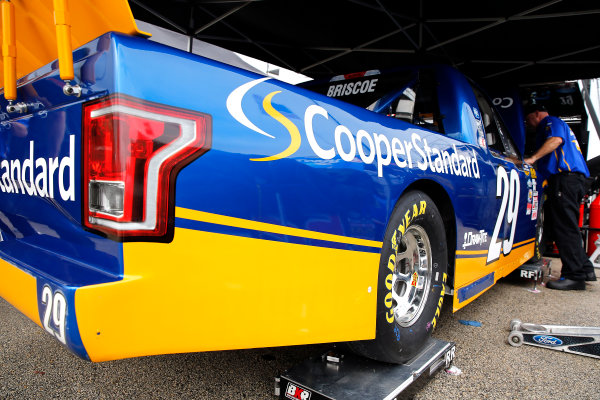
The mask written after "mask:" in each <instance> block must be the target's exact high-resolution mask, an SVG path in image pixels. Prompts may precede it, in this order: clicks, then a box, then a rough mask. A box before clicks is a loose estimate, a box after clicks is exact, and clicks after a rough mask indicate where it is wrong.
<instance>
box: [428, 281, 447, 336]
mask: <svg viewBox="0 0 600 400" xmlns="http://www.w3.org/2000/svg"><path fill="white" fill-rule="evenodd" d="M447 278H448V275H446V273H444V274H443V275H442V290H441V291H440V299H439V300H438V305H437V309H436V310H435V314H434V315H433V320H432V321H431V325H433V327H434V328H435V324H436V323H437V319H438V317H439V316H440V312H441V311H442V304H444V295H445V294H446V279H447Z"/></svg>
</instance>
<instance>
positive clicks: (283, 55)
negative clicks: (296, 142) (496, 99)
mask: <svg viewBox="0 0 600 400" xmlns="http://www.w3.org/2000/svg"><path fill="white" fill-rule="evenodd" d="M129 3H130V5H131V8H132V11H133V14H134V17H135V18H136V19H139V20H143V21H146V22H149V23H152V24H155V25H159V26H162V27H164V28H168V29H171V30H174V31H176V32H179V33H182V34H185V35H187V36H189V37H190V38H196V39H200V40H203V41H206V42H209V43H212V44H215V45H218V46H221V47H224V48H226V49H229V50H233V51H236V52H238V53H242V54H246V55H249V56H252V57H255V58H258V59H261V60H264V61H267V62H270V63H273V64H276V65H280V66H281V67H285V68H288V69H291V70H294V71H296V72H300V73H303V74H305V75H308V76H310V77H313V78H316V77H319V76H325V75H327V76H329V75H335V74H341V73H348V72H353V71H363V70H368V69H378V68H386V67H391V66H399V65H406V64H414V63H434V62H435V63H438V62H441V63H446V64H450V65H453V66H454V67H456V68H457V69H459V70H460V71H462V72H463V73H465V74H466V75H468V76H470V77H472V78H473V79H475V80H478V81H480V82H482V83H485V82H490V83H502V82H510V83H511V84H530V83H537V82H551V81H565V80H571V79H585V78H596V77H598V76H600V35H599V33H600V28H599V27H600V7H598V4H597V3H596V2H590V1H583V0H520V1H475V0H462V1H454V2H453V1H437V0H412V1H398V0H320V1H315V0H170V1H164V0H129ZM594 7H596V8H594ZM190 43H193V42H192V41H191V40H190Z"/></svg>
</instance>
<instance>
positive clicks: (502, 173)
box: [473, 88, 537, 277]
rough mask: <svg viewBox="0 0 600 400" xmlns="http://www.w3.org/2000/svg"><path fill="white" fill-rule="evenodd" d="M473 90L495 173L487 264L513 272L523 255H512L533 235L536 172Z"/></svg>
mask: <svg viewBox="0 0 600 400" xmlns="http://www.w3.org/2000/svg"><path fill="white" fill-rule="evenodd" d="M473 91H474V92H475V97H476V98H477V102H478V105H479V108H480V112H481V121H482V123H483V129H484V131H485V135H486V143H487V146H488V150H489V153H490V156H491V157H490V159H491V161H492V164H493V166H494V169H495V173H496V181H495V185H493V186H492V188H491V190H490V193H489V194H490V196H489V197H490V201H489V204H490V205H492V204H493V205H495V207H496V209H495V210H496V211H497V217H496V221H495V222H494V225H493V226H494V227H493V231H492V232H491V236H490V241H489V243H490V245H489V249H488V254H487V264H488V265H489V264H491V263H494V262H497V261H500V264H501V265H500V266H499V267H498V268H499V269H500V271H501V272H502V270H504V269H506V270H509V269H510V270H512V267H513V266H514V265H515V264H517V263H518V264H520V263H522V262H523V261H524V260H521V258H523V257H522V256H518V257H515V256H514V255H513V256H512V257H511V253H512V252H513V250H515V249H519V248H523V247H524V246H526V245H529V244H531V240H530V239H531V238H532V237H533V235H534V231H532V228H531V227H532V226H533V225H534V223H535V222H532V220H533V221H535V217H536V215H535V214H536V211H537V204H536V203H537V201H535V200H536V197H537V192H535V187H536V185H535V171H534V170H533V169H532V168H530V167H529V166H527V165H525V164H524V163H523V161H522V157H521V154H520V152H519V150H518V148H517V146H516V144H515V142H514V140H513V139H512V137H511V136H510V133H509V132H508V129H507V128H506V126H505V124H504V123H503V121H502V119H501V118H500V117H499V114H498V113H497V111H496V110H495V109H494V107H493V106H492V104H491V102H490V101H489V100H488V98H487V97H485V96H484V95H483V94H482V93H481V91H479V90H478V89H477V88H473ZM532 175H533V176H532ZM494 186H495V187H494ZM494 196H495V198H494ZM534 205H535V210H534V207H533V206H534ZM517 258H518V259H517ZM495 269H496V268H495ZM508 272H509V271H506V273H508ZM506 273H502V274H501V276H504V275H505V274H506ZM499 277H500V276H499Z"/></svg>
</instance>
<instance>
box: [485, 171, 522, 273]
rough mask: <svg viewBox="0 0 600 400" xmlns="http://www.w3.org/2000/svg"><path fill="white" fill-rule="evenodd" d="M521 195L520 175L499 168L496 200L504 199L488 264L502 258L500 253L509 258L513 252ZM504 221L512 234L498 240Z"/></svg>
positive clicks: (493, 234)
mask: <svg viewBox="0 0 600 400" xmlns="http://www.w3.org/2000/svg"><path fill="white" fill-rule="evenodd" d="M520 195H521V183H520V181H519V173H518V172H517V171H516V170H514V169H513V170H511V171H510V176H509V175H508V173H507V172H506V169H504V167H502V166H499V167H498V175H497V181H496V198H502V201H501V204H500V212H499V213H498V218H497V219H496V225H495V226H494V233H492V238H491V240H490V248H489V250H488V256H487V263H488V264H489V263H490V262H492V261H496V260H498V259H499V258H500V251H502V253H503V254H504V255H505V256H507V255H508V254H509V253H510V251H511V250H512V247H513V243H514V240H515V231H516V228H517V217H518V214H519V197H520ZM504 220H506V224H507V225H510V234H509V237H508V238H504V239H501V240H498V236H499V235H500V229H501V228H502V226H503V225H504V224H503V222H504Z"/></svg>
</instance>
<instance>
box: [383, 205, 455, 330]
mask: <svg viewBox="0 0 600 400" xmlns="http://www.w3.org/2000/svg"><path fill="white" fill-rule="evenodd" d="M426 209H427V202H426V201H425V200H421V201H420V202H419V203H414V204H413V205H412V207H409V208H408V209H407V210H406V213H404V217H403V218H402V222H401V223H400V225H398V228H396V230H395V231H394V234H393V235H392V239H391V242H392V243H391V245H392V253H391V254H390V257H389V258H388V264H387V266H388V269H389V273H388V275H387V276H386V278H385V288H386V290H387V292H386V295H385V297H384V299H383V302H384V306H385V308H386V310H387V312H386V315H385V318H386V320H387V322H388V323H390V324H391V323H393V322H394V310H393V308H392V306H393V302H392V290H393V287H392V286H393V285H392V282H393V274H394V271H395V269H396V257H397V256H398V244H399V243H400V241H401V240H402V236H403V235H404V233H405V232H406V230H407V229H408V227H409V226H410V225H411V223H412V222H413V221H414V219H415V218H416V217H418V216H419V215H423V214H425V210H426ZM411 212H412V214H411ZM444 282H446V274H444ZM442 292H443V288H442Z"/></svg>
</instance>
